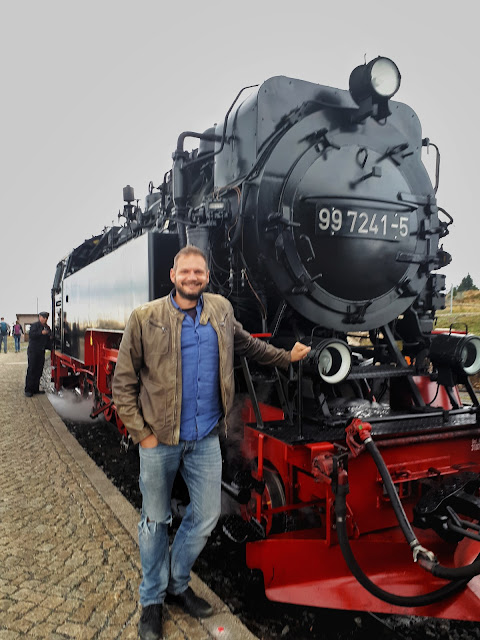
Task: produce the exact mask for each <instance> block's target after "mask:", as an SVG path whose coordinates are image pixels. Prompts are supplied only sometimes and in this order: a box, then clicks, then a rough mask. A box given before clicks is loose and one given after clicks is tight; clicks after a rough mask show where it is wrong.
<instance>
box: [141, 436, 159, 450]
mask: <svg viewBox="0 0 480 640" xmlns="http://www.w3.org/2000/svg"><path fill="white" fill-rule="evenodd" d="M157 445H158V440H157V438H156V437H155V435H154V434H153V433H151V434H150V435H149V436H147V437H146V438H144V439H143V440H141V441H140V446H141V447H143V448H144V449H155V447H156V446H157Z"/></svg>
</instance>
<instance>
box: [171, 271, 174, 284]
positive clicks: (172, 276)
mask: <svg viewBox="0 0 480 640" xmlns="http://www.w3.org/2000/svg"><path fill="white" fill-rule="evenodd" d="M170 280H171V281H172V282H173V284H175V269H170Z"/></svg>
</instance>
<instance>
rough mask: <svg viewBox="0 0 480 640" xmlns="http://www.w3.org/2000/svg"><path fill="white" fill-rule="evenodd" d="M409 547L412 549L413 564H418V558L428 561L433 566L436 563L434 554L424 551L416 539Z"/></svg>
mask: <svg viewBox="0 0 480 640" xmlns="http://www.w3.org/2000/svg"><path fill="white" fill-rule="evenodd" d="M410 547H411V549H412V554H413V561H414V562H418V559H419V556H422V559H424V560H428V561H429V562H432V563H434V564H436V563H437V562H438V561H437V558H436V556H435V554H434V553H433V552H432V551H429V550H428V549H425V547H423V546H422V545H421V544H420V543H419V541H418V540H417V539H416V538H415V540H412V541H411V542H410Z"/></svg>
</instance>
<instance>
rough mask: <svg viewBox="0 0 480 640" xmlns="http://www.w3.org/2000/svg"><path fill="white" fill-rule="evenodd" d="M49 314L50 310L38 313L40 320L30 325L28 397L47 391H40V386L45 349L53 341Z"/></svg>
mask: <svg viewBox="0 0 480 640" xmlns="http://www.w3.org/2000/svg"><path fill="white" fill-rule="evenodd" d="M48 316H49V313H48V311H41V312H40V313H39V314H38V322H34V323H33V324H32V325H31V326H30V331H29V334H28V349H27V356H28V368H27V376H26V378H25V395H26V396H27V398H31V397H32V396H33V395H34V394H35V393H45V391H40V388H39V386H40V378H41V377H42V373H43V367H44V364H45V349H49V348H50V343H51V330H50V327H49V326H48V324H47V320H48Z"/></svg>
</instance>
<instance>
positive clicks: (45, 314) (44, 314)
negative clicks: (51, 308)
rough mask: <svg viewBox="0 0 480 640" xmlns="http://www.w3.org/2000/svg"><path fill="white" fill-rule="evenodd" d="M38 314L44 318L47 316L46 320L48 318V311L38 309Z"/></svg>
mask: <svg viewBox="0 0 480 640" xmlns="http://www.w3.org/2000/svg"><path fill="white" fill-rule="evenodd" d="M38 315H39V316H43V317H44V318H47V320H48V316H49V315H50V314H49V313H48V311H40V313H39V314H38Z"/></svg>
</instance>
